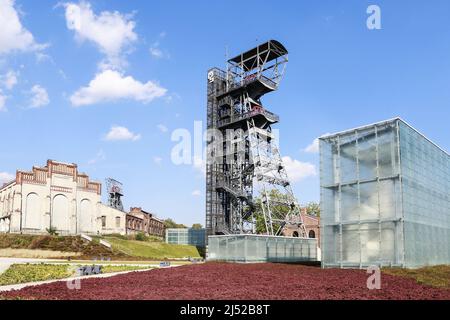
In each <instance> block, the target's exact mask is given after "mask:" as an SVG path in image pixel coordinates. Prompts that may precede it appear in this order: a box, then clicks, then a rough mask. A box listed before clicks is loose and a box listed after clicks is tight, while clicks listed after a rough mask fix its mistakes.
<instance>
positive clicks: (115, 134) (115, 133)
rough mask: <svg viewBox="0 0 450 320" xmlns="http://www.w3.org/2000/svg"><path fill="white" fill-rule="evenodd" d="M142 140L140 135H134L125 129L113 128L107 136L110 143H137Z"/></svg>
mask: <svg viewBox="0 0 450 320" xmlns="http://www.w3.org/2000/svg"><path fill="white" fill-rule="evenodd" d="M140 138H141V135H140V134H134V133H133V132H131V131H130V130H128V129H127V128H125V127H120V126H113V127H111V130H110V131H109V132H108V133H107V134H106V136H105V139H106V140H108V141H119V140H131V141H137V140H139V139H140Z"/></svg>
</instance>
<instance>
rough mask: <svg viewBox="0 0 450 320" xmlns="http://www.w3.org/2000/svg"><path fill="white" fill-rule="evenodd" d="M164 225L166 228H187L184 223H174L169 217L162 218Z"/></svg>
mask: <svg viewBox="0 0 450 320" xmlns="http://www.w3.org/2000/svg"><path fill="white" fill-rule="evenodd" d="M164 226H165V227H166V228H168V229H170V228H176V229H178V228H182V229H185V228H187V227H186V226H185V225H184V224H178V223H176V222H175V221H173V220H172V219H170V218H167V219H166V220H164Z"/></svg>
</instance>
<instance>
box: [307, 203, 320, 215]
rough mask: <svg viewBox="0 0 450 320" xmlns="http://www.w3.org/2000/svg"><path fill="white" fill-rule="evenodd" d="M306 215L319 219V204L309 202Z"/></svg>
mask: <svg viewBox="0 0 450 320" xmlns="http://www.w3.org/2000/svg"><path fill="white" fill-rule="evenodd" d="M306 213H307V214H309V215H311V216H316V217H320V204H318V203H317V202H314V201H311V202H309V203H308V204H307V205H306Z"/></svg>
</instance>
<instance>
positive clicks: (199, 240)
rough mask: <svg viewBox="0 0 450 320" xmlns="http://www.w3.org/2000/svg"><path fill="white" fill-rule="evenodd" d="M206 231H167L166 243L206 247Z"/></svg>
mask: <svg viewBox="0 0 450 320" xmlns="http://www.w3.org/2000/svg"><path fill="white" fill-rule="evenodd" d="M205 241H206V229H192V228H184V229H181V228H180V229H175V228H172V229H166V242H167V243H171V244H186V245H192V246H196V247H205Z"/></svg>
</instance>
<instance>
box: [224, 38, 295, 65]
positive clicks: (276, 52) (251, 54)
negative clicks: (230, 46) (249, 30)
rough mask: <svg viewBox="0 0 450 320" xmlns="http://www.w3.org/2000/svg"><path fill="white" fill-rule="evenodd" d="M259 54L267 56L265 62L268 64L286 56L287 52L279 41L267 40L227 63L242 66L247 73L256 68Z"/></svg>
mask: <svg viewBox="0 0 450 320" xmlns="http://www.w3.org/2000/svg"><path fill="white" fill-rule="evenodd" d="M261 54H268V57H267V60H266V61H265V62H269V61H272V60H274V59H276V58H279V57H282V56H284V55H287V54H288V51H287V49H286V48H285V47H284V46H283V45H282V44H281V43H280V42H279V41H277V40H269V41H267V42H265V43H262V44H260V45H259V46H257V47H255V48H253V49H251V50H248V51H246V52H244V53H241V54H239V55H237V56H236V57H234V58H232V59H230V60H228V62H229V63H235V64H238V65H242V66H243V67H244V68H245V69H246V70H247V71H248V70H252V69H254V68H256V67H258V56H259V55H261Z"/></svg>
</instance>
